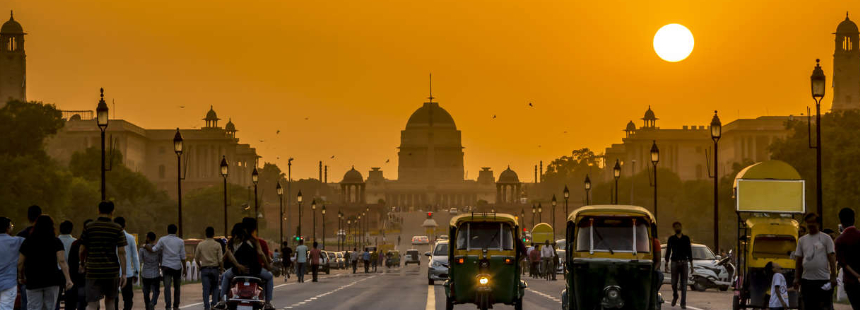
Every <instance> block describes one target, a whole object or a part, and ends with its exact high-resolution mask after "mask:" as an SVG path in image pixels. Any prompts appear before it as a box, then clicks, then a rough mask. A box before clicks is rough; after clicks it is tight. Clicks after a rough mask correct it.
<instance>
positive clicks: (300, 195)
mask: <svg viewBox="0 0 860 310" xmlns="http://www.w3.org/2000/svg"><path fill="white" fill-rule="evenodd" d="M296 202H297V203H298V204H299V223H298V225H299V226H298V227H299V228H298V229H296V231H297V232H296V233H298V234H299V235H298V236H296V237H299V238H301V237H302V191H301V190H299V193H298V194H296Z"/></svg>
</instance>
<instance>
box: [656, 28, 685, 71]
mask: <svg viewBox="0 0 860 310" xmlns="http://www.w3.org/2000/svg"><path fill="white" fill-rule="evenodd" d="M693 43H694V42H693V33H692V32H690V29H687V27H684V26H683V25H680V24H668V25H666V26H663V27H662V28H660V30H657V33H656V34H654V51H655V52H657V56H660V58H662V59H663V60H665V61H668V62H678V61H681V60H684V59H686V58H687V56H690V53H692V52H693Z"/></svg>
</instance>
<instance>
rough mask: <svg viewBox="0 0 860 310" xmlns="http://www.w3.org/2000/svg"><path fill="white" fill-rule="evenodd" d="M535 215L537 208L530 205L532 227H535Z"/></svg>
mask: <svg viewBox="0 0 860 310" xmlns="http://www.w3.org/2000/svg"><path fill="white" fill-rule="evenodd" d="M536 215H537V206H535V205H534V204H532V227H535V216H536Z"/></svg>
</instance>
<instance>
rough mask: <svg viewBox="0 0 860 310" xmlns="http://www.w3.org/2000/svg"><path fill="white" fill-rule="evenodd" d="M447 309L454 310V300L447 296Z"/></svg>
mask: <svg viewBox="0 0 860 310" xmlns="http://www.w3.org/2000/svg"><path fill="white" fill-rule="evenodd" d="M445 310H454V302H453V301H451V298H445Z"/></svg>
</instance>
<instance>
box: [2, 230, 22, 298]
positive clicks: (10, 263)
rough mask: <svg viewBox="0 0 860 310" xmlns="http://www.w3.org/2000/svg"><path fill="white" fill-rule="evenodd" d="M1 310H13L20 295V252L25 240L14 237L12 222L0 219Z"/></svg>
mask: <svg viewBox="0 0 860 310" xmlns="http://www.w3.org/2000/svg"><path fill="white" fill-rule="evenodd" d="M0 232H2V233H0V310H12V309H13V308H14V307H15V297H17V295H18V286H17V285H18V250H19V249H20V248H21V243H23V242H24V238H21V237H13V236H10V235H9V234H10V233H11V232H12V221H11V220H9V219H8V218H5V217H0Z"/></svg>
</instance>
